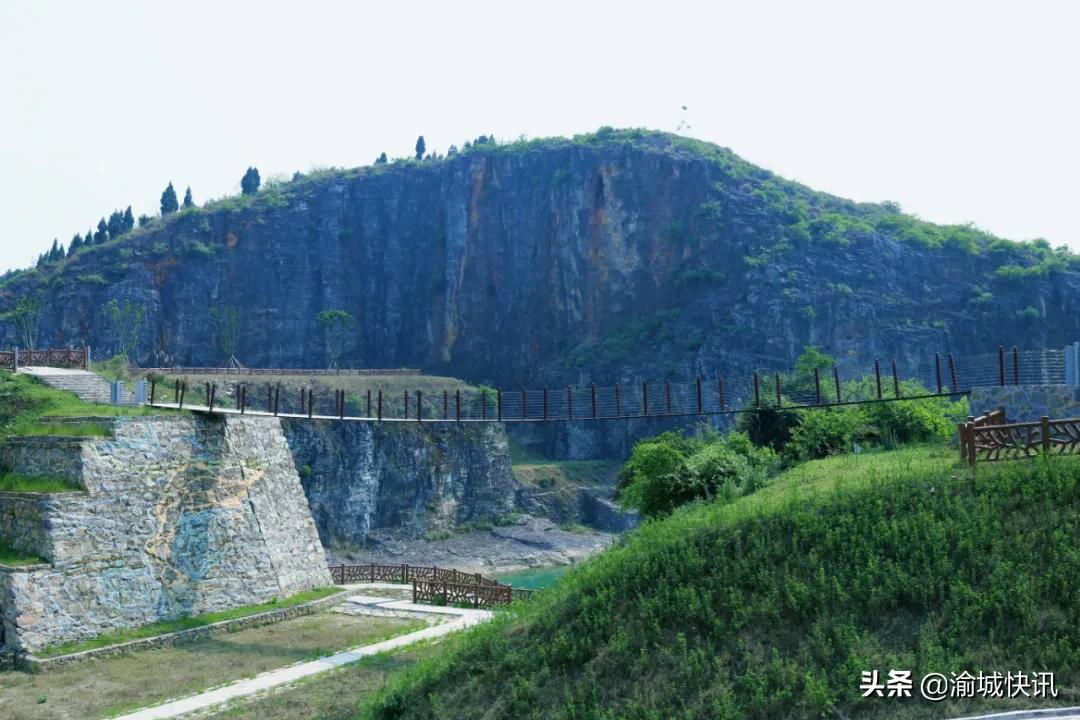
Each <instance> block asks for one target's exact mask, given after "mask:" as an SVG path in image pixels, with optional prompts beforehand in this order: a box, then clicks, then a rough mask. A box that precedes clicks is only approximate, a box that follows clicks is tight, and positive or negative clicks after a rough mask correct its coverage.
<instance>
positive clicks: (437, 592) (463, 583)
mask: <svg viewBox="0 0 1080 720" xmlns="http://www.w3.org/2000/svg"><path fill="white" fill-rule="evenodd" d="M330 577H332V578H333V580H334V583H335V584H337V585H346V584H349V583H363V582H370V583H374V582H389V583H397V584H402V585H408V584H410V583H411V584H412V586H413V602H439V603H442V604H444V605H453V604H457V603H463V604H468V605H472V606H473V607H492V606H494V605H505V604H508V603H510V602H511V601H513V600H522V599H529V598H531V597H533V595H534V594H535V592H536V591H535V590H530V589H528V588H516V587H513V586H512V585H507V584H504V583H500V582H499V581H497V580H492V579H491V578H488V577H484V576H483V575H481V574H480V573H466V572H462V571H460V570H456V569H454V568H443V567H439V566H437V565H409V564H408V563H401V564H400V565H382V564H379V563H367V564H364V565H344V564H339V565H331V566H330Z"/></svg>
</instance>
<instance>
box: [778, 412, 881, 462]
mask: <svg viewBox="0 0 1080 720" xmlns="http://www.w3.org/2000/svg"><path fill="white" fill-rule="evenodd" d="M861 428H862V418H861V417H860V413H859V411H858V409H856V408H827V409H822V410H805V411H803V413H802V414H801V415H800V417H799V422H798V424H797V425H796V426H795V428H794V429H793V430H792V431H791V439H790V440H789V441H788V443H787V445H786V446H785V447H784V455H785V457H786V458H788V459H789V460H792V461H797V460H810V459H816V458H823V457H826V456H827V455H834V454H837V453H841V452H844V451H845V450H847V449H848V448H850V447H851V443H852V441H853V440H854V439H855V438H856V437H858V436H859V434H860V430H861Z"/></svg>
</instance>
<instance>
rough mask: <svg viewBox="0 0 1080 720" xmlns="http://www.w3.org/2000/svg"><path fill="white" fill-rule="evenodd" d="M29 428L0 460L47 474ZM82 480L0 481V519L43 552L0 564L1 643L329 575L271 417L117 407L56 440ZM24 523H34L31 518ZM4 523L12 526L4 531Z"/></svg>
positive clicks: (201, 605)
mask: <svg viewBox="0 0 1080 720" xmlns="http://www.w3.org/2000/svg"><path fill="white" fill-rule="evenodd" d="M42 442H43V441H42V440H40V439H21V438H11V439H9V440H8V441H7V445H8V447H7V449H6V450H5V451H4V453H3V460H4V461H5V462H6V463H7V464H8V465H9V467H11V469H13V470H14V471H16V472H19V473H23V474H29V475H48V474H49V468H48V466H43V465H42V464H41V463H40V461H38V460H34V458H35V457H37V456H36V455H35V452H34V450H33V449H32V448H33V446H36V445H40V444H41V443H42ZM52 452H53V453H54V454H55V453H67V454H68V455H69V456H70V457H69V458H68V459H67V461H66V462H62V463H60V464H59V467H64V468H73V467H79V468H81V476H80V483H81V484H82V486H83V487H85V488H86V492H85V493H65V494H60V495H53V496H40V495H33V494H29V493H0V518H3V521H2V522H0V532H3V533H4V535H5V539H7V538H9V537H10V538H12V539H13V540H15V541H16V542H14V543H13V544H16V546H17V547H19V549H21V550H23V551H24V552H29V553H34V554H37V555H39V556H41V557H42V558H43V559H45V560H46V561H48V563H47V564H45V565H40V566H35V567H32V568H24V569H18V570H11V569H6V570H4V571H2V572H0V611H2V622H3V628H4V638H5V642H6V644H8V645H9V646H13V647H16V648H19V649H22V650H31V651H32V650H34V649H39V648H42V647H45V646H48V645H52V644H56V643H64V642H71V641H77V640H82V639H86V638H90V637H94V636H96V635H98V634H100V633H102V632H107V631H110V630H115V629H119V628H127V627H135V626H139V625H145V624H148V623H152V622H156V621H160V620H166V619H172V618H176V617H181V616H187V615H197V614H200V613H206V612H214V611H218V610H224V609H228V608H232V607H236V606H240V605H246V604H252V603H259V602H265V601H267V600H270V599H272V598H282V597H287V596H289V595H293V594H295V593H297V592H300V591H303V590H308V589H311V588H314V587H319V586H326V585H330V584H331V579H330V576H329V572H328V570H327V567H326V558H325V556H324V554H323V549H322V546H321V545H320V543H319V539H318V534H317V532H316V529H315V524H314V522H313V521H312V519H311V515H310V513H309V511H308V508H307V503H306V501H305V498H304V494H303V490H302V488H301V486H300V482H299V478H298V476H297V473H296V470H295V467H294V465H293V462H292V457H291V455H290V452H289V447H288V444H287V443H286V441H285V438H284V436H283V435H282V432H281V427H280V425H279V424H278V421H277V420H276V419H273V418H250V417H249V418H228V419H204V418H197V417H171V418H161V417H151V418H121V419H117V420H116V422H115V425H114V437H111V438H95V439H85V440H78V441H74V440H69V441H64V442H61V443H56V445H55V447H54V449H53V451H52ZM30 526H33V528H32V531H31V529H28V528H30ZM8 533H12V535H8Z"/></svg>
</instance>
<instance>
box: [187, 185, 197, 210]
mask: <svg viewBox="0 0 1080 720" xmlns="http://www.w3.org/2000/svg"><path fill="white" fill-rule="evenodd" d="M190 207H195V202H194V201H193V200H192V199H191V186H190V185H188V189H187V190H186V191H185V192H184V209H185V210H187V209H188V208H190Z"/></svg>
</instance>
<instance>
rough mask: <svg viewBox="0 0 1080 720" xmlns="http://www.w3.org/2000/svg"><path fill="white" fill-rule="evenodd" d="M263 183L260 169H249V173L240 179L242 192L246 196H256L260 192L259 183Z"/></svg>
mask: <svg viewBox="0 0 1080 720" xmlns="http://www.w3.org/2000/svg"><path fill="white" fill-rule="evenodd" d="M261 182H262V180H261V179H260V178H259V169H258V168H255V167H249V168H248V169H247V172H245V173H244V177H242V178H240V192H242V193H243V194H244V195H254V194H255V193H257V192H258V191H259V183H261Z"/></svg>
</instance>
